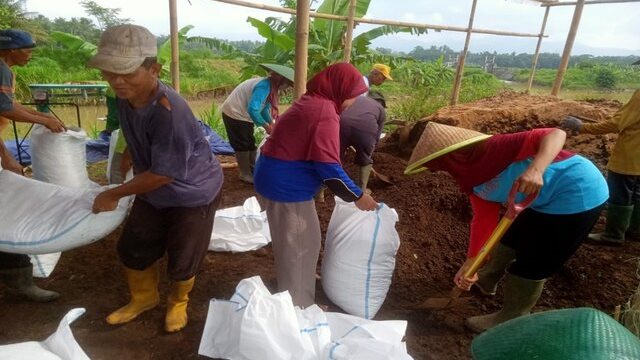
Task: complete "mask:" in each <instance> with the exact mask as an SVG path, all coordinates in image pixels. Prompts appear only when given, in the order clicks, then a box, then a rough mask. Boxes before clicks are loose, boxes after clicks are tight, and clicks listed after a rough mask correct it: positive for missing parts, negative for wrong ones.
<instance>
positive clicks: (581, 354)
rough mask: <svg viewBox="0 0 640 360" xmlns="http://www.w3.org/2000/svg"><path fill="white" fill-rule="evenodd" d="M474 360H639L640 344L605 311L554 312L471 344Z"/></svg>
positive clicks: (493, 332) (518, 322) (526, 319)
mask: <svg viewBox="0 0 640 360" xmlns="http://www.w3.org/2000/svg"><path fill="white" fill-rule="evenodd" d="M471 354H472V356H473V358H474V359H475V360H512V359H520V360H528V359H545V360H602V359H640V340H638V338H637V337H635V336H634V335H633V334H632V333H631V332H630V331H629V330H627V329H626V328H625V327H624V326H622V325H621V324H620V323H618V322H617V321H615V320H614V319H613V318H612V317H611V316H609V315H607V314H605V313H603V312H602V311H599V310H596V309H592V308H577V309H563V310H553V311H546V312H541V313H535V314H532V315H528V316H522V317H519V318H516V319H513V320H511V321H507V322H505V323H503V324H500V325H498V326H496V327H494V328H491V329H489V330H487V331H485V332H484V333H482V334H480V335H479V336H478V337H476V338H475V339H474V340H473V342H472V343H471Z"/></svg>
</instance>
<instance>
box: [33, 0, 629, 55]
mask: <svg viewBox="0 0 640 360" xmlns="http://www.w3.org/2000/svg"><path fill="white" fill-rule="evenodd" d="M95 1H96V2H97V3H98V4H100V5H101V6H103V7H108V8H120V9H121V12H120V15H121V17H123V18H130V19H132V21H133V23H135V24H138V25H142V26H145V27H147V28H149V29H150V30H151V31H152V32H153V33H154V34H156V35H166V34H168V33H169V2H168V1H167V0H95ZM255 2H260V3H264V4H268V5H274V6H278V5H279V3H278V1H277V0H259V1H255ZM523 2H524V3H525V4H522V3H523ZM526 2H527V1H526V0H480V1H478V5H477V9H476V16H475V21H474V28H482V29H492V30H503V31H513V32H522V33H538V32H539V31H540V26H541V25H542V18H543V15H544V9H543V8H541V7H539V6H532V5H528V4H526ZM471 3H472V1H471V0H446V1H438V0H372V1H371V5H370V6H369V12H368V13H367V16H366V17H368V18H374V19H386V20H397V21H407V22H416V23H427V24H434V25H449V26H459V27H466V26H467V24H468V21H469V12H470V11H471ZM316 6H317V5H316ZM312 7H313V5H312ZM26 8H27V11H30V12H37V13H40V14H42V15H45V16H47V17H48V18H50V19H54V18H56V17H63V18H71V17H88V15H86V14H85V13H84V9H83V8H82V6H80V5H78V1H75V0H27V1H26ZM573 9H574V7H573V6H558V7H553V8H551V12H550V15H549V20H548V22H547V27H546V31H545V33H546V34H548V35H549V37H548V38H545V39H544V40H543V42H542V49H541V51H542V52H556V53H562V50H563V47H564V42H565V40H566V37H567V33H568V31H569V25H570V24H571V17H572V14H573ZM248 16H253V17H256V18H258V19H264V18H266V17H268V16H277V17H282V18H286V17H287V16H288V15H286V14H280V13H275V12H271V11H265V10H258V9H250V8H244V7H240V6H235V5H230V4H225V3H220V2H216V1H212V0H191V4H189V2H188V1H187V0H178V27H183V26H186V25H193V26H195V28H194V29H193V30H191V32H189V35H190V36H195V35H200V36H207V37H216V38H221V39H229V40H261V37H260V36H259V35H258V34H257V31H256V29H255V28H253V27H252V26H251V25H249V23H247V22H246V19H247V17H248ZM372 27H374V26H371V25H366V24H363V25H360V26H358V27H357V28H356V31H355V32H356V34H357V33H359V32H362V31H366V30H369V29H371V28H372ZM464 39H465V33H462V32H450V31H443V32H439V33H438V32H435V31H429V33H428V34H426V35H420V36H416V35H409V34H399V35H390V36H386V37H381V38H379V39H378V40H376V41H375V42H374V46H376V47H387V48H391V49H394V50H397V51H407V52H408V51H410V50H412V49H413V48H414V47H416V46H422V47H430V46H431V45H436V46H440V45H447V46H449V47H451V48H453V49H455V50H461V49H462V47H463V45H464ZM535 46H536V38H520V37H504V36H496V35H484V34H473V35H472V37H471V45H470V51H473V52H479V51H484V50H487V51H498V52H516V53H521V52H526V53H533V52H534V50H535ZM573 54H576V55H577V54H593V55H638V56H640V3H621V4H598V5H587V6H585V9H584V12H583V14H582V20H581V22H580V28H579V30H578V36H577V38H576V42H575V45H574V48H573Z"/></svg>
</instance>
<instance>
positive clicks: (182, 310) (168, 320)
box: [164, 276, 196, 333]
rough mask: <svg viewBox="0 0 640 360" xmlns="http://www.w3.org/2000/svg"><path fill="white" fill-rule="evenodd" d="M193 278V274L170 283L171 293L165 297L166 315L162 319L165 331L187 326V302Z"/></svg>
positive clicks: (174, 330) (173, 330)
mask: <svg viewBox="0 0 640 360" xmlns="http://www.w3.org/2000/svg"><path fill="white" fill-rule="evenodd" d="M195 279H196V277H195V276H194V277H192V278H191V279H188V280H184V281H174V282H173V283H172V284H171V293H170V294H169V298H168V299H167V315H166V317H165V319H164V329H165V330H166V331H167V332H170V333H172V332H176V331H180V330H182V329H183V328H184V327H185V326H187V304H188V303H189V293H190V292H191V289H193V283H194V281H195Z"/></svg>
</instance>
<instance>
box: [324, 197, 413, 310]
mask: <svg viewBox="0 0 640 360" xmlns="http://www.w3.org/2000/svg"><path fill="white" fill-rule="evenodd" d="M335 201H336V206H335V208H334V209H333V213H332V214H331V220H330V221H329V227H328V228H327V239H326V241H325V245H324V256H323V258H322V288H323V290H324V292H325V294H326V295H327V297H329V299H330V300H331V301H332V302H333V303H334V304H336V305H337V306H339V307H340V308H342V310H344V311H346V312H348V313H349V314H352V315H356V316H359V317H362V318H365V319H371V318H373V317H374V316H375V315H376V313H377V312H378V310H380V307H381V306H382V303H383V302H384V299H385V298H386V296H387V292H388V291H389V287H390V286H391V277H392V276H393V270H394V268H395V263H396V258H395V257H396V253H397V251H398V248H399V247H400V236H399V235H398V232H397V231H396V228H395V226H396V222H398V214H397V213H396V211H395V210H394V209H391V208H389V207H388V206H386V205H385V204H382V203H381V204H380V206H379V208H378V209H377V210H376V211H361V210H359V209H358V208H357V207H356V206H355V204H354V203H347V202H344V201H342V200H341V199H339V198H337V197H336V199H335Z"/></svg>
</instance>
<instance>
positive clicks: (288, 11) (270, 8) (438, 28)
mask: <svg viewBox="0 0 640 360" xmlns="http://www.w3.org/2000/svg"><path fill="white" fill-rule="evenodd" d="M211 1H217V2H221V3H226V4H233V5H239V6H244V7H249V8H254V9H261V10H268V11H275V12H280V13H285V14H291V15H296V11H295V10H293V9H286V8H282V7H279V6H271V5H264V4H256V3H252V2H248V1H243V0H211ZM309 16H310V17H313V18H321V19H329V20H341V21H347V20H348V17H347V16H340V15H333V14H324V13H317V12H313V11H310V12H309ZM353 20H354V22H357V23H361V24H376V25H394V26H403V27H415V28H420V29H428V30H435V31H457V32H464V33H466V32H467V31H468V29H467V28H465V27H459V26H446V25H432V24H418V23H411V22H405V21H391V20H376V19H364V18H358V17H354V18H353ZM471 32H473V33H478V34H489V35H503V36H517V37H535V38H537V37H538V36H540V34H530V33H519V32H511V31H501V30H487V29H473V30H472V31H471ZM545 37H546V36H545Z"/></svg>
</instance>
